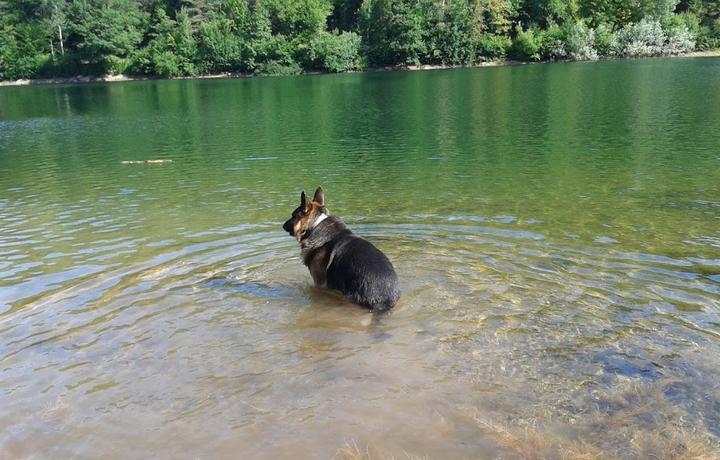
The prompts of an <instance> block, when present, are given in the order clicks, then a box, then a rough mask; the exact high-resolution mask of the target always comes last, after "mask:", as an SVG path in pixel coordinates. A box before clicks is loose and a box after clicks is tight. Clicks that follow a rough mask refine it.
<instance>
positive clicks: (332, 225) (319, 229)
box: [300, 215, 352, 256]
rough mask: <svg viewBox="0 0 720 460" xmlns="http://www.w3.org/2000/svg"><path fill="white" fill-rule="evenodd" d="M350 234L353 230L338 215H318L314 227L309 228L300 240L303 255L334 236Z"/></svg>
mask: <svg viewBox="0 0 720 460" xmlns="http://www.w3.org/2000/svg"><path fill="white" fill-rule="evenodd" d="M320 223H322V225H320ZM348 234H352V232H351V231H350V229H349V228H347V227H346V226H345V224H343V222H342V221H341V220H340V219H338V218H337V217H334V216H327V215H323V216H318V217H316V218H315V221H314V222H313V226H312V228H311V229H310V230H308V231H307V232H306V234H305V235H303V238H302V239H301V240H300V247H301V248H302V252H303V256H305V255H307V254H308V253H309V252H312V251H314V250H316V249H318V248H320V247H321V246H323V245H325V244H326V243H328V242H329V241H331V240H333V239H334V238H338V237H339V236H341V235H348Z"/></svg>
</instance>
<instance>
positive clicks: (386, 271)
mask: <svg viewBox="0 0 720 460" xmlns="http://www.w3.org/2000/svg"><path fill="white" fill-rule="evenodd" d="M334 243H335V245H334V248H333V250H332V252H331V255H330V261H329V262H330V263H329V265H328V266H327V286H328V287H329V288H331V289H337V290H339V291H340V292H342V293H343V294H344V295H345V296H346V297H347V298H349V299H350V301H352V302H353V303H356V304H358V305H362V306H364V307H367V308H370V309H372V310H373V311H385V310H389V309H390V308H392V307H393V306H394V305H395V304H396V303H397V301H398V299H399V298H400V290H399V288H398V278H397V275H396V274H395V269H394V268H393V266H392V264H391V263H390V261H389V260H388V258H387V257H385V254H383V253H382V252H381V251H380V250H379V249H377V248H376V247H375V246H373V245H372V243H370V242H369V241H366V240H364V239H362V238H360V237H358V236H355V235H353V234H345V235H343V236H342V237H340V238H339V239H338V241H335V242H334Z"/></svg>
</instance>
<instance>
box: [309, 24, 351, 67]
mask: <svg viewBox="0 0 720 460" xmlns="http://www.w3.org/2000/svg"><path fill="white" fill-rule="evenodd" d="M309 61H310V62H309V67H310V68H313V69H319V70H326V71H328V72H346V71H348V70H353V69H357V68H358V67H360V36H359V35H358V34H356V33H353V32H342V33H338V32H337V31H335V32H333V33H331V32H321V33H319V34H318V35H316V36H315V37H314V38H313V39H312V40H311V41H310V46H309Z"/></svg>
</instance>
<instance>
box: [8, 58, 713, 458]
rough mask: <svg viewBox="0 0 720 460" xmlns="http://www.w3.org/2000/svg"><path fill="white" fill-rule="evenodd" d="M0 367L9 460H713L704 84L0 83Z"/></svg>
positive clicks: (659, 68) (419, 79)
mask: <svg viewBox="0 0 720 460" xmlns="http://www.w3.org/2000/svg"><path fill="white" fill-rule="evenodd" d="M152 159H167V160H172V163H165V164H147V163H145V164H126V163H123V162H124V161H143V160H152ZM318 185H322V186H323V187H324V189H325V193H326V202H327V206H328V208H329V209H330V211H331V212H332V213H333V214H334V215H338V216H340V217H342V218H343V219H344V220H345V222H346V223H347V224H348V225H349V226H350V227H351V228H352V229H353V230H354V231H355V232H356V233H358V234H360V235H362V236H364V237H366V238H367V239H368V240H370V241H372V242H373V243H374V244H375V245H376V246H378V247H379V248H380V249H382V250H383V251H384V252H385V253H386V254H387V255H388V257H389V258H390V260H391V261H392V262H393V264H394V265H395V268H396V270H397V272H398V275H399V278H400V285H401V289H402V292H403V294H402V298H401V299H400V302H399V304H398V305H397V307H396V308H395V309H394V311H393V312H392V313H391V314H390V315H387V316H384V317H380V318H378V319H377V320H373V318H372V317H371V315H370V314H368V313H367V312H366V311H365V310H363V309H361V308H359V307H356V306H353V305H351V304H349V303H347V302H344V301H343V300H342V299H341V298H340V297H338V296H337V295H335V294H333V293H331V292H327V291H323V290H321V289H317V288H314V287H312V286H311V283H312V281H311V278H310V275H309V273H308V271H307V269H306V268H305V267H304V266H303V265H302V263H301V260H300V257H299V248H298V245H297V243H296V242H295V241H294V239H293V238H291V237H289V236H288V235H287V234H286V233H283V231H282V228H281V225H282V222H283V221H284V220H285V219H287V218H288V217H289V216H290V213H291V212H292V210H293V209H294V208H295V207H296V206H297V205H298V202H299V194H300V191H301V190H303V189H304V190H306V191H308V192H312V191H313V190H314V189H315V187H317V186H318ZM0 369H1V371H0V457H2V458H27V457H34V458H70V457H73V458H143V457H147V456H148V455H150V454H151V453H152V454H153V456H157V457H158V458H207V459H210V458H253V459H255V458H258V459H296V458H318V459H327V458H332V457H335V458H367V457H370V458H379V459H386V458H391V457H394V458H438V459H440V458H499V457H502V458H543V457H544V458H628V459H630V458H638V457H652V456H653V455H657V456H658V457H659V458H669V457H671V456H673V455H675V456H677V458H695V457H693V456H705V457H704V458H713V457H716V456H718V455H720V386H719V385H718V382H720V59H719V58H684V59H652V60H635V61H629V60H627V61H605V62H595V63H572V64H552V65H527V66H512V67H498V68H477V69H456V70H440V71H430V72H387V73H358V74H347V75H325V76H304V77H288V78H284V77H283V78H280V77H278V78H253V79H231V80H184V81H144V82H127V83H113V84H88V85H76V86H71V85H68V86H61V85H60V86H35V87H22V88H0Z"/></svg>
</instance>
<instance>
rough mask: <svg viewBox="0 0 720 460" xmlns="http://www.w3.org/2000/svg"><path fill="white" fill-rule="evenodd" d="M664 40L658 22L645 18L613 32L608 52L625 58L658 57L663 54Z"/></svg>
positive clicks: (663, 33)
mask: <svg viewBox="0 0 720 460" xmlns="http://www.w3.org/2000/svg"><path fill="white" fill-rule="evenodd" d="M666 39H667V37H666V35H665V32H664V31H663V29H662V26H661V24H660V21H659V20H657V19H651V18H648V17H646V18H643V19H642V20H641V21H640V22H639V23H637V24H628V25H626V26H625V27H623V28H622V29H620V30H617V31H615V33H614V34H613V38H612V42H611V44H610V51H611V53H612V54H616V55H618V56H627V57H642V56H659V55H661V54H663V51H664V45H665V40H666Z"/></svg>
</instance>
